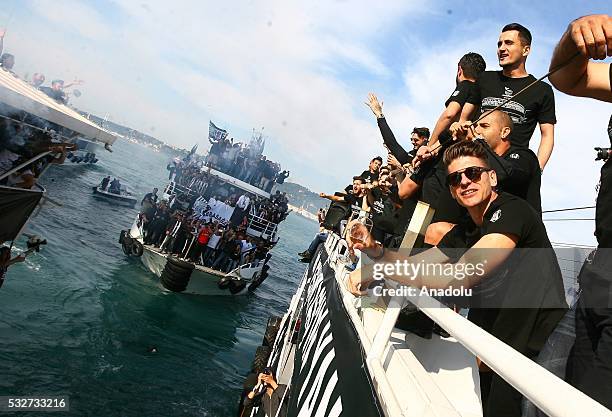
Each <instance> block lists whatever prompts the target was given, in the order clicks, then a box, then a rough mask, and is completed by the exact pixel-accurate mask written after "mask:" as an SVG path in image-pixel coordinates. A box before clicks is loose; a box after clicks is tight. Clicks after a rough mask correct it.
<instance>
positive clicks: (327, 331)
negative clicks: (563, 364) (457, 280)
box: [238, 203, 612, 417]
mask: <svg viewBox="0 0 612 417" xmlns="http://www.w3.org/2000/svg"><path fill="white" fill-rule="evenodd" d="M432 214H433V213H432V210H431V209H430V208H429V206H428V205H426V204H424V203H419V204H418V206H417V209H416V211H415V214H414V215H413V218H412V220H411V222H410V225H409V227H408V232H407V234H406V237H405V239H404V241H403V244H402V246H403V247H405V248H410V247H414V245H415V243H416V242H417V241H418V239H419V237H420V238H422V237H423V233H424V231H425V230H426V226H427V225H428V224H429V220H428V219H431V215H432ZM554 249H555V252H556V254H557V258H558V260H559V263H560V266H561V268H562V269H563V270H564V271H565V272H564V283H565V284H566V288H567V283H568V281H569V282H570V283H571V281H572V280H574V282H575V279H576V276H577V274H578V270H579V268H577V267H576V265H581V264H582V262H583V261H584V259H585V257H586V256H587V253H589V252H590V251H591V250H592V248H587V247H571V248H562V247H555V248H554ZM347 255H348V246H347V243H346V241H345V240H344V239H343V237H342V236H341V235H339V234H338V233H335V232H332V233H330V234H329V236H328V238H327V240H326V241H325V242H324V243H323V244H321V245H320V246H319V248H318V250H317V252H316V253H315V255H314V256H313V259H312V261H311V263H310V265H309V267H308V270H307V271H306V272H305V273H304V276H303V278H302V280H301V282H300V284H299V286H298V289H297V291H296V293H295V295H294V296H293V297H292V299H291V301H290V304H289V308H288V310H287V312H286V313H285V314H284V315H283V316H282V317H270V319H269V321H268V326H267V328H266V331H265V335H264V338H263V341H262V345H261V346H259V347H258V348H257V351H256V353H255V359H254V361H253V366H252V374H251V375H249V377H247V381H254V380H256V375H257V373H258V372H262V370H263V369H271V372H272V373H273V374H274V375H276V378H275V379H276V382H277V383H278V384H282V385H285V386H286V387H287V388H286V390H285V391H284V392H285V393H284V395H283V399H282V400H281V403H283V402H284V404H285V405H284V406H285V407H286V408H287V410H286V413H285V414H284V415H286V416H287V417H297V416H315V415H316V416H360V417H372V416H377V417H382V416H385V417H409V416H410V417H412V416H414V417H416V416H420V417H440V416H443V417H468V416H469V417H479V416H482V415H483V412H482V405H481V397H480V384H479V370H478V366H477V360H476V358H480V359H481V360H482V361H483V362H484V363H486V365H488V366H489V367H490V368H491V369H492V370H493V371H494V372H496V373H497V374H498V375H500V376H501V377H502V378H503V379H504V380H506V381H507V382H508V383H509V384H510V385H512V386H513V387H514V388H515V389H516V390H518V391H519V392H521V393H522V394H523V396H524V397H525V398H527V399H528V400H529V401H530V402H531V403H532V404H534V405H535V406H536V407H537V408H538V409H539V410H541V411H542V412H543V413H545V414H546V415H548V416H553V417H561V416H564V417H565V416H567V417H569V416H579V415H580V416H587V415H588V416H612V412H611V411H610V410H608V409H606V408H605V407H604V406H602V405H601V404H599V403H598V402H596V401H594V400H593V399H591V398H590V397H588V396H587V395H585V394H583V393H582V392H580V391H578V390H577V389H575V388H574V387H572V386H570V385H569V384H567V383H566V382H565V381H563V380H562V379H561V378H559V377H557V376H555V375H553V374H552V373H550V372H549V371H548V370H546V369H544V368H543V367H541V366H540V365H539V364H538V363H536V362H534V361H532V360H531V359H528V358H527V357H525V356H523V355H522V354H520V353H519V352H517V351H515V350H514V349H513V348H511V347H510V346H508V345H506V344H505V343H503V342H501V341H500V340H499V339H497V338H496V337H494V336H493V335H491V334H490V333H488V332H486V331H485V330H483V329H481V328H480V327H478V326H476V325H475V324H473V323H472V322H470V321H468V320H467V318H466V317H464V316H463V315H461V314H457V313H455V312H454V311H453V310H452V309H450V308H448V307H447V306H445V305H443V304H442V303H440V301H438V300H436V299H434V298H432V297H431V296H429V295H428V294H422V293H421V292H419V291H415V294H410V293H406V292H404V293H402V294H396V295H395V296H393V297H390V298H387V299H386V300H383V299H382V297H381V298H379V297H375V296H374V295H368V296H366V297H361V298H356V297H354V296H353V295H352V294H351V293H350V292H348V290H347V289H346V279H347V277H348V274H349V273H350V272H351V271H352V270H353V269H354V266H355V265H354V262H353V260H352V259H350V257H349V256H347ZM356 255H357V256H358V257H359V256H360V254H359V251H356ZM360 262H361V260H360ZM566 272H568V273H569V276H566ZM387 285H391V287H392V288H393V286H395V284H394V282H387ZM570 287H571V285H570ZM395 288H396V289H397V288H401V287H397V286H395ZM572 293H573V289H572V288H569V290H568V292H567V294H566V296H567V295H572ZM405 306H406V307H408V308H410V309H411V310H412V311H415V312H416V311H420V312H421V313H424V315H425V316H427V317H429V318H430V319H431V320H433V321H434V322H435V323H436V324H437V325H438V326H440V328H442V329H444V330H445V331H446V332H448V335H445V337H442V336H440V335H437V334H435V333H434V334H433V335H432V336H431V338H429V339H428V338H424V337H420V336H418V335H416V334H415V333H412V332H410V331H406V330H402V329H399V328H397V327H395V324H396V322H397V319H398V316H399V313H400V310H402V308H404V307H405ZM267 372H269V371H267ZM252 385H254V382H253V383H252V384H251V385H250V386H252ZM245 386H246V383H245ZM249 390H250V388H248V389H246V391H245V392H243V394H244V395H245V394H246V392H248V391H249ZM243 398H244V397H243ZM239 407H240V409H239V412H238V414H239V415H242V416H251V417H253V416H255V415H261V414H258V412H261V410H260V409H258V408H257V407H254V408H251V407H252V406H249V405H246V406H245V405H244V403H243V400H241V402H240V405H239ZM534 415H535V414H534Z"/></svg>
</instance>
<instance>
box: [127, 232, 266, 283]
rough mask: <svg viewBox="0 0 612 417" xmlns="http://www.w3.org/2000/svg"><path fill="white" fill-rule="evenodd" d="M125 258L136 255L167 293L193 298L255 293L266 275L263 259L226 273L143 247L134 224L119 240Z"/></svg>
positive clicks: (152, 248) (140, 234)
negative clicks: (177, 293) (192, 296)
mask: <svg viewBox="0 0 612 417" xmlns="http://www.w3.org/2000/svg"><path fill="white" fill-rule="evenodd" d="M119 240H120V243H121V244H122V247H123V251H124V253H125V254H126V255H135V256H139V257H140V259H141V260H142V263H143V264H144V265H145V266H146V267H147V268H148V269H149V271H151V272H152V273H153V274H155V276H157V277H158V278H159V279H160V284H161V286H162V288H163V289H164V290H166V291H171V292H180V293H184V294H195V295H245V294H248V293H249V292H252V291H254V290H255V289H256V288H257V287H258V286H259V285H260V284H261V283H262V282H263V281H264V280H265V279H266V278H267V276H268V270H269V268H270V267H269V266H268V265H267V263H268V260H269V259H270V255H269V254H268V256H267V257H266V259H265V260H261V261H257V262H251V263H248V264H245V265H241V266H239V267H237V268H235V269H234V270H232V271H231V272H229V273H225V272H221V271H217V270H215V269H212V268H208V267H205V266H202V265H196V264H194V263H193V262H188V261H186V260H184V259H180V258H177V257H176V256H172V255H169V254H167V253H162V251H161V250H160V249H159V248H156V247H155V246H153V245H145V244H144V243H143V239H142V230H141V229H140V227H139V226H138V224H137V222H135V223H134V225H133V226H132V228H131V229H130V230H129V231H124V233H123V234H122V235H121V237H120V239H119Z"/></svg>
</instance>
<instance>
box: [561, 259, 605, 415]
mask: <svg viewBox="0 0 612 417" xmlns="http://www.w3.org/2000/svg"><path fill="white" fill-rule="evenodd" d="M610 255H612V249H609V248H606V249H602V248H600V249H598V250H597V253H596V255H595V257H594V259H593V262H592V263H591V264H588V263H587V264H585V265H584V267H583V268H582V270H581V271H580V276H579V280H580V289H581V295H580V299H579V300H578V305H577V306H576V342H575V344H574V347H573V348H572V352H571V353H570V357H569V360H568V367H567V375H566V379H567V381H568V382H569V383H570V384H572V385H573V386H574V387H576V388H578V389H579V390H580V391H582V392H584V393H585V394H587V395H588V396H589V397H591V398H593V399H594V400H596V401H598V402H599V403H601V404H602V405H604V406H606V407H608V408H609V409H611V410H612V257H611V256H610Z"/></svg>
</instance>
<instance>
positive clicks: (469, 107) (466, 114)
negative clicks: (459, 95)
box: [459, 103, 476, 124]
mask: <svg viewBox="0 0 612 417" xmlns="http://www.w3.org/2000/svg"><path fill="white" fill-rule="evenodd" d="M475 110H476V105H474V104H472V103H465V104H464V105H463V109H462V110H461V116H459V123H460V124H461V123H463V122H465V121H468V120H470V117H472V113H474V111H475Z"/></svg>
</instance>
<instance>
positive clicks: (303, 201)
mask: <svg viewBox="0 0 612 417" xmlns="http://www.w3.org/2000/svg"><path fill="white" fill-rule="evenodd" d="M274 190H275V191H276V190H279V191H280V192H282V193H283V192H284V193H287V198H288V199H289V204H291V205H292V206H296V207H304V210H306V211H308V212H309V213H312V214H317V212H318V211H319V208H321V207H324V208H327V206H328V205H329V201H327V200H324V199H322V198H321V197H319V194H316V193H313V192H312V191H310V190H309V189H308V188H306V187H304V186H302V185H300V184H296V183H293V182H285V183H284V184H281V185H276V186H275V187H274Z"/></svg>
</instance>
